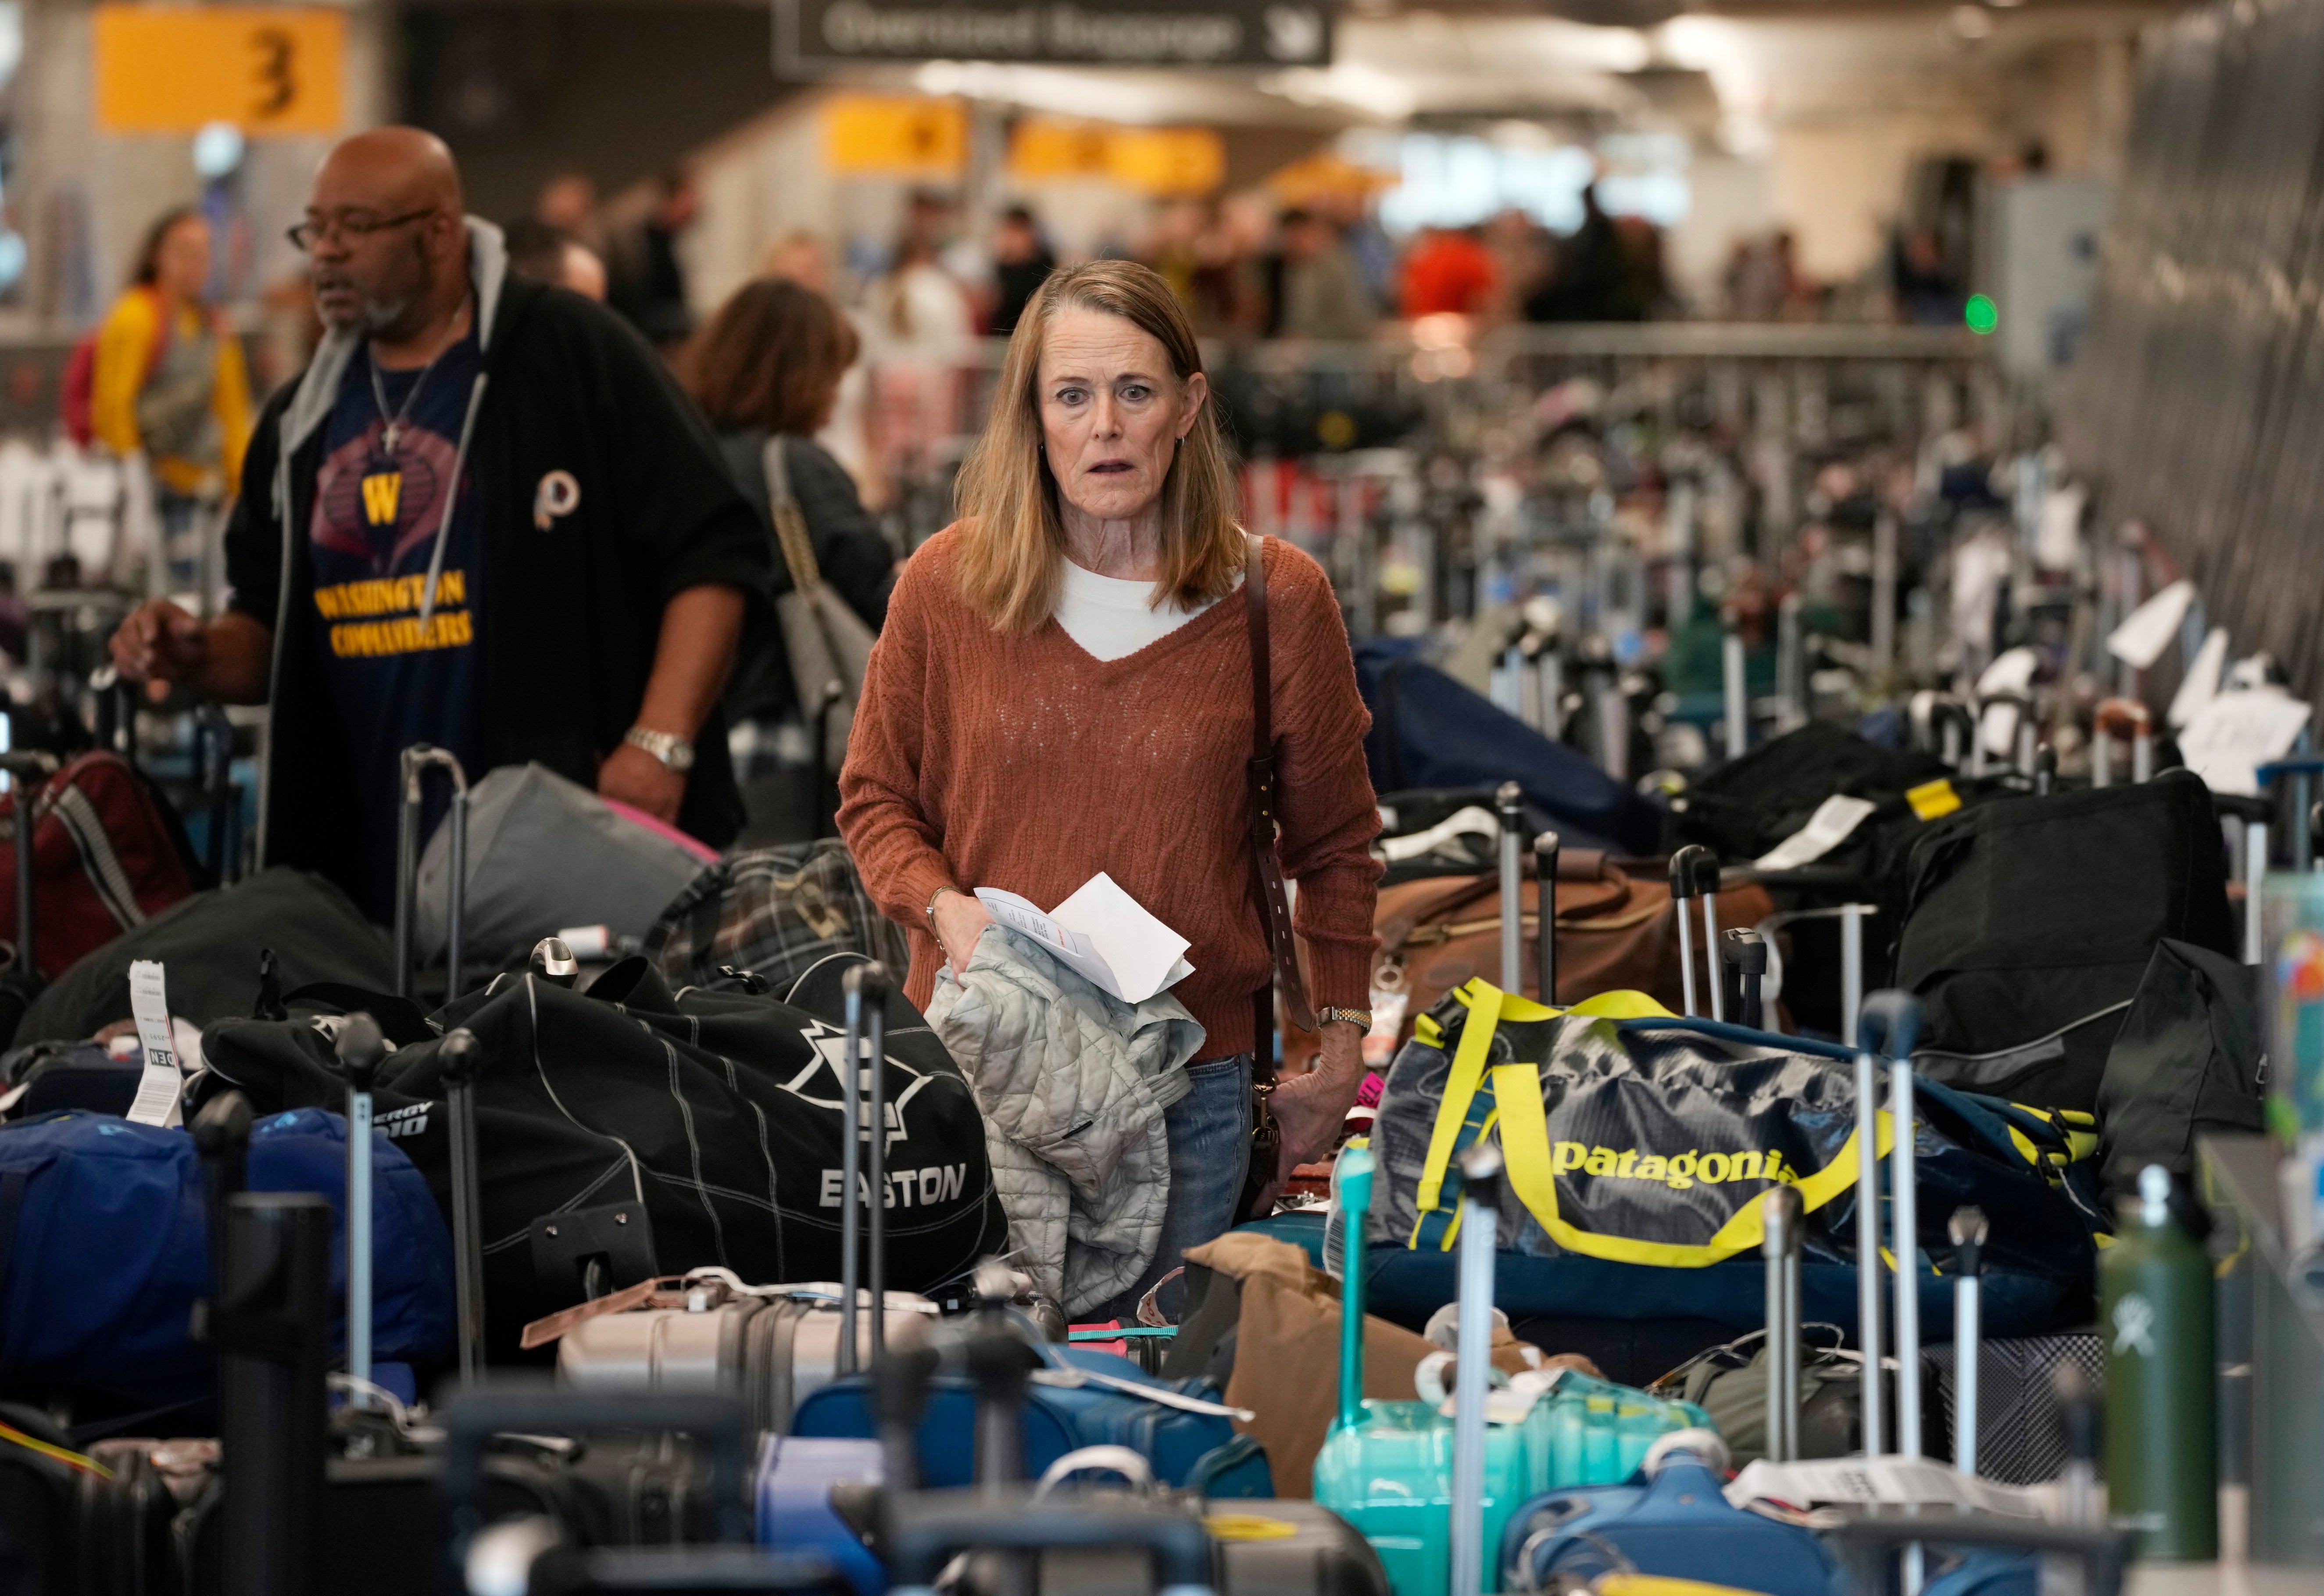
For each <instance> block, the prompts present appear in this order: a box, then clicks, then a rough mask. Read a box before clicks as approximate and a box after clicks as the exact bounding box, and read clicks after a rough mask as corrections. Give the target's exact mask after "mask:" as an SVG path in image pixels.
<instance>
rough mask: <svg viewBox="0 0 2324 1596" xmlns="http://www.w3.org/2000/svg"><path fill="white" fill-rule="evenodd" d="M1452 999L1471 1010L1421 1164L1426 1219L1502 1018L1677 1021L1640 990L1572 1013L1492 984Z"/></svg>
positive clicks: (1605, 996) (1602, 998)
mask: <svg viewBox="0 0 2324 1596" xmlns="http://www.w3.org/2000/svg"><path fill="white" fill-rule="evenodd" d="M1452 995H1453V996H1454V997H1455V998H1457V999H1459V1000H1460V1001H1461V1004H1462V1007H1464V1008H1466V1009H1467V1010H1469V1018H1468V1019H1466V1020H1465V1021H1464V1022H1463V1023H1462V1029H1461V1045H1460V1047H1457V1048H1455V1049H1454V1050H1453V1054H1452V1072H1451V1073H1450V1074H1449V1075H1446V1076H1445V1078H1444V1099H1443V1102H1439V1103H1438V1104H1437V1105H1436V1123H1435V1125H1434V1127H1433V1128H1432V1129H1431V1130H1430V1132H1429V1137H1428V1161H1427V1162H1426V1163H1425V1164H1424V1165H1422V1166H1421V1170H1420V1189H1419V1191H1418V1193H1417V1194H1416V1198H1417V1202H1418V1204H1419V1211H1420V1213H1421V1214H1422V1216H1424V1217H1425V1216H1426V1215H1428V1214H1431V1213H1435V1212H1436V1211H1437V1209H1438V1207H1439V1206H1440V1205H1441V1204H1442V1202H1443V1196H1444V1171H1445V1170H1446V1169H1448V1168H1450V1167H1452V1149H1453V1147H1454V1146H1455V1145H1456V1144H1457V1143H1458V1142H1459V1140H1460V1139H1461V1126H1462V1121H1466V1120H1467V1119H1468V1117H1469V1105H1470V1104H1471V1102H1474V1101H1475V1099H1476V1096H1477V1088H1478V1087H1480V1086H1481V1085H1483V1084H1484V1081H1485V1060H1486V1058H1487V1057H1488V1056H1489V1055H1490V1054H1491V1052H1492V1047H1493V1032H1494V1031H1495V1030H1497V1029H1499V1026H1500V1023H1501V1020H1502V1019H1503V1018H1504V1017H1506V1018H1508V1019H1514V1020H1518V1021H1520V1022H1524V1021H1532V1020H1541V1019H1556V1018H1557V1017H1558V1016H1559V1015H1561V1014H1568V1013H1572V1014H1586V1015H1589V1016H1591V1018H1593V1019H1672V1018H1674V1016H1673V1015H1672V1013H1671V1011H1670V1010H1667V1009H1665V1008H1664V1007H1663V1006H1662V1005H1661V1004H1660V1003H1657V1002H1655V1001H1654V999H1652V998H1650V997H1648V996H1647V995H1646V993H1644V992H1600V993H1599V994H1598V995H1597V996H1596V997H1593V998H1587V999H1584V1000H1583V1001H1581V1002H1579V1003H1576V1004H1574V1005H1573V1007H1572V1009H1570V1010H1568V1009H1551V1008H1546V1007H1545V1006H1544V1005H1542V1004H1540V1003H1536V1002H1535V1001H1533V1000H1532V999H1531V998H1527V997H1522V996H1519V995H1518V994H1517V993H1515V992H1503V991H1502V990H1501V989H1500V988H1499V987H1498V986H1495V985H1493V984H1492V983H1490V982H1488V981H1471V982H1468V983H1464V984H1462V986H1460V987H1459V988H1457V989H1455V990H1454V992H1453V993H1452ZM1413 1233H1414V1238H1415V1240H1417V1238H1418V1235H1419V1232H1418V1231H1417V1230H1415V1232H1413Z"/></svg>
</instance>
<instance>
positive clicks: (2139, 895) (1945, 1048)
mask: <svg viewBox="0 0 2324 1596" xmlns="http://www.w3.org/2000/svg"><path fill="white" fill-rule="evenodd" d="M1905 901H1906V907H1905V911H1904V934H1903V936H1901V937H1900V938H1899V940H1898V943H1897V948H1896V984H1897V985H1899V986H1902V987H1904V988H1906V989H1907V990H1908V991H1910V992H1914V994H1916V995H1917V996H1918V997H1919V998H1920V999H1921V1001H1922V1002H1923V1004H1924V1005H1925V1007H1926V1011H1927V1029H1925V1030H1924V1031H1923V1033H1922V1034H1923V1042H1922V1045H1921V1047H1919V1048H1918V1049H1916V1050H1915V1053H1914V1059H1915V1061H1916V1062H1917V1063H1919V1064H1920V1065H1921V1066H1922V1067H1923V1070H1924V1071H1925V1072H1926V1073H1927V1074H1928V1075H1929V1076H1930V1078H1931V1079H1932V1080H1938V1081H1942V1082H1944V1083H1946V1084H1949V1085H1953V1086H1959V1087H1962V1088H1965V1089H1967V1090H1970V1091H1975V1092H1986V1093H1993V1094H1994V1095H1996V1096H2000V1097H2006V1098H2009V1099H2010V1100H2012V1101H2013V1102H2024V1103H2031V1104H2033V1105H2034V1106H2036V1107H2040V1108H2064V1109H2079V1110H2083V1111H2089V1110H2090V1109H2092V1108H2094V1107H2095V1106H2096V1105H2097V1102H2098V1081H2099V1078H2100V1077H2101V1076H2102V1075H2104V1074H2105V1072H2106V1066H2107V1049H2108V1048H2109V1047H2112V1046H2113V1044H2114V1039H2115V1034H2116V1031H2118V1030H2119V1029H2121V1027H2122V1019H2123V1015H2124V1014H2125V1012H2126V1011H2127V1010H2128V1009H2129V1008H2130V1003H2131V998H2132V996H2133V994H2135V992H2137V990H2138V983H2139V978H2140V977H2141V976H2142V975H2143V974H2144V973H2145V971H2146V966H2147V962H2148V960H2150V959H2152V958H2153V956H2154V949H2155V947H2156V946H2157V945H2158V944H2160V943H2161V942H2162V941H2163V938H2165V937H2172V938H2175V939H2177V940H2179V941H2181V942H2188V943H2192V944H2194V945H2195V946H2198V947H2206V948H2209V949H2211V950H2212V951H2214V952H2216V953H2221V954H2227V955H2232V954H2233V953H2234V951H2235V947H2236V923H2235V918H2234V917H2233V915H2232V913H2231V912H2230V911H2229V909H2228V908H2227V865H2226V861H2225V856H2224V851H2223V849H2222V847H2221V845H2220V840H2219V821H2218V815H2217V814H2216V813H2215V812H2214V810H2213V808H2212V807H2211V794H2210V789H2209V788H2207V787H2205V786H2204V785H2203V783H2202V780H2200V779H2199V778H2198V777H2196V776H2195V775H2193V774H2191V773H2190V772H2188V771H2185V770H2172V771H2166V772H2165V773H2164V774H2163V775H2162V776H2161V777H2158V778H2157V779H2156V780H2153V781H2149V782H2145V783H2144V784H2142V785H2138V786H2131V787H2104V788H2095V789H2089V790H2087V791H2083V792H2072V793H2061V794H2058V795H2055V796H2052V797H2049V798H2010V799H2003V800H2000V801H1997V802H1995V803H1990V804H1987V805H1984V806H1981V807H1977V808H1973V809H1969V810H1967V811H1964V812H1963V813H1961V814H1960V815H1958V816H1953V817H1951V818H1950V819H1946V820H1942V821H1940V822H1938V823H1937V824H1936V825H1935V826H1932V827H1931V829H1930V831H1929V834H1928V835H1926V836H1924V837H1923V838H1922V839H1921V841H1920V842H1919V844H1916V845H1915V846H1914V849H1913V856H1912V862H1911V864H1910V866H1909V869H1908V872H1907V890H1906V900H1905Z"/></svg>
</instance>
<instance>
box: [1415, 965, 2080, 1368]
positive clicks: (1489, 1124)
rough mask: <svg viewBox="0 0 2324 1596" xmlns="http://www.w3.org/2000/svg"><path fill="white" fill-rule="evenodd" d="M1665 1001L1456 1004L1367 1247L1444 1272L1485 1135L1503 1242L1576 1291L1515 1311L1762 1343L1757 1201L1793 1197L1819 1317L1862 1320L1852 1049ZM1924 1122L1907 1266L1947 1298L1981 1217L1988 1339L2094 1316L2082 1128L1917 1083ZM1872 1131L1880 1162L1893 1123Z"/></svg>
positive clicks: (1426, 1071)
mask: <svg viewBox="0 0 2324 1596" xmlns="http://www.w3.org/2000/svg"><path fill="white" fill-rule="evenodd" d="M1656 1008H1657V1006H1656V1005H1655V1004H1653V1003H1652V1002H1650V1001H1647V1000H1646V999H1644V998H1642V997H1640V996H1639V995H1638V994H1637V993H1613V994H1607V995H1604V996H1601V997H1600V998H1598V999H1595V1000H1592V1001H1591V1002H1590V1003H1589V1004H1585V1005H1582V1008H1579V1009H1576V1010H1572V1011H1570V1012H1560V1011H1555V1010H1547V1009H1545V1008H1543V1007H1542V1006H1541V1005H1539V1004H1537V1003H1535V1002H1533V1001H1530V1000H1527V999H1523V998H1516V997H1511V996H1509V995H1508V994H1505V993H1503V992H1500V991H1499V989H1497V988H1495V987H1492V986H1489V985H1488V984H1486V983H1482V982H1471V983H1469V984H1468V985H1466V986H1464V987H1462V988H1461V989H1459V990H1458V991H1457V992H1453V993H1452V995H1451V996H1449V997H1448V998H1447V999H1446V1000H1445V1001H1443V1003H1441V1004H1440V1005H1438V1006H1437V1008H1436V1009H1435V1010H1434V1011H1433V1012H1432V1013H1431V1014H1429V1015H1428V1016H1426V1017H1425V1018H1424V1019H1423V1020H1422V1021H1421V1022H1420V1024H1419V1026H1418V1027H1417V1028H1416V1035H1415V1037H1414V1039H1413V1040H1412V1041H1411V1042H1409V1043H1407V1044H1406V1046H1405V1047H1404V1048H1403V1049H1402V1050H1401V1051H1400V1052H1399V1053H1398V1055H1397V1058H1396V1061H1395V1063H1394V1064H1393V1066H1391V1067H1390V1070H1389V1074H1388V1083H1387V1091H1386V1093H1385V1095H1384V1096H1383V1097H1382V1099H1381V1102H1380V1107H1379V1119H1378V1121H1377V1122H1376V1124H1375V1126H1374V1130H1373V1146H1374V1148H1375V1149H1376V1150H1377V1151H1378V1154H1379V1158H1380V1160H1381V1167H1382V1169H1383V1171H1384V1173H1385V1178H1384V1179H1383V1180H1381V1182H1380V1183H1379V1187H1378V1195H1376V1196H1375V1198H1374V1200H1373V1204H1372V1210H1371V1220H1370V1225H1369V1239H1370V1241H1372V1243H1373V1244H1374V1245H1375V1246H1392V1247H1395V1248H1397V1249H1400V1250H1406V1251H1410V1252H1415V1253H1437V1254H1442V1255H1444V1256H1445V1257H1446V1259H1447V1260H1448V1261H1449V1259H1450V1257H1451V1255H1452V1252H1453V1250H1454V1249H1455V1247H1456V1246H1457V1241H1458V1232H1457V1229H1456V1227H1455V1226H1454V1223H1453V1221H1454V1219H1455V1217H1456V1214H1457V1212H1458V1204H1459V1195H1460V1194H1459V1184H1460V1179H1459V1172H1458V1166H1457V1158H1458V1155H1459V1154H1460V1152H1461V1151H1462V1149H1465V1148H1466V1147H1467V1146H1468V1145H1470V1144H1471V1143H1472V1142H1474V1141H1475V1140H1476V1139H1479V1138H1480V1136H1486V1135H1490V1136H1492V1137H1494V1138H1495V1139H1498V1141H1499V1145H1500V1148H1501V1150H1502V1153H1503V1156H1504V1157H1505V1158H1506V1159H1507V1160H1508V1182H1507V1184H1506V1186H1505V1188H1504V1191H1503V1195H1502V1198H1501V1220H1500V1222H1501V1227H1502V1228H1501V1234H1502V1235H1503V1236H1504V1237H1505V1238H1507V1240H1506V1241H1504V1242H1503V1243H1502V1245H1503V1246H1504V1247H1506V1248H1508V1249H1510V1250H1515V1251H1517V1252H1518V1253H1521V1254H1525V1255H1528V1256H1530V1257H1533V1258H1537V1259H1553V1260H1557V1262H1558V1263H1559V1264H1560V1265H1566V1266H1572V1267H1565V1268H1556V1269H1553V1270H1550V1271H1546V1272H1545V1276H1544V1277H1542V1278H1543V1279H1544V1280H1545V1283H1546V1284H1548V1286H1549V1287H1550V1289H1552V1290H1553V1291H1556V1292H1558V1293H1559V1295H1561V1296H1563V1295H1564V1293H1565V1291H1566V1290H1570V1292H1571V1296H1570V1298H1569V1299H1567V1300H1561V1301H1552V1302H1541V1303H1536V1302H1532V1301H1527V1302H1526V1303H1523V1304H1517V1305H1512V1304H1509V1303H1506V1302H1505V1303H1504V1304H1503V1306H1504V1307H1506V1308H1508V1311H1509V1312H1510V1313H1511V1314H1512V1315H1515V1314H1517V1313H1519V1312H1520V1311H1523V1312H1525V1313H1528V1314H1533V1313H1557V1312H1563V1313H1585V1314H1594V1315H1613V1316H1625V1315H1636V1316H1640V1317H1650V1316H1663V1315H1673V1314H1690V1315H1697V1316H1700V1317H1702V1318H1707V1319H1712V1320H1717V1321H1720V1322H1722V1323H1727V1324H1737V1325H1738V1326H1739V1327H1744V1328H1748V1327H1751V1326H1754V1325H1757V1324H1759V1323H1761V1321H1762V1320H1763V1318H1764V1316H1765V1312H1766V1297H1765V1283H1764V1278H1763V1271H1762V1266H1761V1262H1760V1259H1759V1258H1758V1256H1757V1250H1758V1246H1759V1242H1760V1239H1761V1224H1760V1214H1759V1203H1758V1198H1759V1196H1760V1195H1761V1194H1763V1193H1765V1192H1766V1191H1767V1190H1768V1189H1769V1188H1770V1187H1771V1186H1772V1185H1775V1183H1777V1182H1781V1183H1784V1184H1786V1185H1794V1186H1796V1187H1797V1188H1798V1189H1799V1192H1800V1195H1801V1197H1802V1199H1803V1204H1804V1206H1805V1209H1806V1212H1807V1224H1806V1227H1805V1229H1806V1241H1805V1249H1804V1254H1803V1289H1804V1291H1805V1293H1806V1299H1805V1302H1804V1304H1803V1306H1804V1309H1805V1312H1806V1315H1807V1316H1808V1317H1809V1318H1811V1319H1817V1320H1823V1321H1828V1322H1832V1323H1837V1324H1842V1325H1844V1326H1849V1327H1852V1326H1853V1325H1854V1324H1855V1293H1856V1282H1855V1274H1856V1269H1855V1232H1854V1223H1855V1211H1856V1210H1855V1197H1856V1180H1857V1167H1858V1159H1857V1142H1856V1136H1857V1129H1856V1087H1855V1071H1854V1063H1853V1056H1852V1055H1851V1054H1849V1053H1847V1052H1846V1051H1844V1050H1843V1049H1840V1048H1838V1047H1827V1046H1824V1045H1821V1044H1817V1043H1812V1042H1807V1041H1803V1040H1801V1039H1799V1038H1790V1037H1778V1036H1772V1035H1768V1034H1766V1033H1763V1032H1757V1031H1749V1030H1745V1029H1742V1028H1741V1027H1739V1026H1727V1025H1720V1024H1717V1023H1715V1022H1712V1021H1709V1020H1693V1019H1675V1018H1673V1017H1671V1016H1669V1015H1666V1014H1662V1013H1659V1012H1657V1011H1656ZM1583 1010H1593V1011H1592V1012H1584V1011H1583ZM1916 1108H1917V1112H1916V1113H1915V1116H1914V1137H1915V1141H1914V1148H1915V1159H1916V1171H1917V1181H1916V1190H1917V1193H1918V1196H1919V1223H1920V1239H1921V1257H1920V1258H1919V1259H1917V1260H1916V1262H1915V1264H1914V1268H1915V1269H1916V1272H1919V1271H1926V1274H1925V1278H1926V1279H1927V1280H1929V1281H1940V1280H1941V1281H1943V1282H1944V1283H1945V1285H1946V1286H1947V1287H1948V1291H1947V1295H1948V1296H1949V1295H1950V1292H1949V1287H1950V1279H1949V1278H1948V1277H1947V1271H1949V1270H1950V1268H1951V1267H1952V1257H1951V1249H1950V1243H1949V1242H1948V1241H1947V1239H1946V1232H1945V1227H1946V1222H1947V1221H1948V1219H1949V1218H1950V1215H1951V1214H1952V1213H1953V1211H1954V1210H1955V1209H1957V1208H1959V1207H1961V1206H1963V1205H1966V1204H1976V1205H1978V1206H1979V1207H1982V1208H1983V1209H1984V1211H1985V1213H1987V1216H1988V1218H1989V1219H1990V1221H1991V1224H1992V1231H1991V1238H1990V1241H1989V1242H1988V1244H1987V1250H1986V1254H1985V1257H1986V1275H1985V1279H1986V1302H1987V1309H1986V1313H1987V1328H1988V1331H1989V1333H1993V1334H1997V1335H2010V1334H2030V1333H2036V1332H2037V1331H2040V1330H2044V1329H2048V1328H2051V1327H2052V1326H2053V1325H2054V1324H2058V1323H2061V1322H2064V1321H2065V1320H2068V1319H2071V1318H2072V1317H2074V1316H2075V1315H2077V1314H2079V1313H2080V1312H2082V1311H2084V1310H2085V1308H2086V1305H2087V1303H2088V1299H2089V1282H2090V1278H2091V1274H2092V1271H2093V1268H2094V1267H2095V1256H2096V1241H2095V1240H2094V1238H2095V1236H2096V1234H2097V1232H2098V1230H2099V1229H2100V1228H2102V1221H2101V1218H2100V1212H2101V1211H2100V1208H2099V1204H2098V1195H2097V1185H2096V1179H2095V1171H2094V1168H2093V1162H2092V1159H2091V1154H2092V1153H2093V1151H2094V1150H2095V1148H2096V1141H2097V1139H2096V1136H2095V1133H2094V1130H2093V1129H2092V1128H2091V1127H2090V1125H2089V1120H2088V1117H2087V1116H2084V1115H2068V1114H2060V1113H2055V1112H2051V1113H2044V1112H2037V1111H2034V1110H2030V1109H2025V1108H2022V1107H2020V1106H2018V1105H2015V1104H2011V1103H2006V1102H2001V1101H1999V1100H1997V1099H1993V1098H1983V1097H1978V1096H1976V1095H1974V1094H1971V1093H1961V1092H1956V1091H1953V1090H1950V1089H1949V1088H1946V1087H1942V1086H1939V1085H1935V1084H1926V1083H1924V1084H1923V1088H1922V1093H1921V1095H1920V1097H1919V1099H1918V1100H1917V1104H1916ZM1876 1125H1877V1135H1878V1137H1879V1149H1878V1150H1879V1152H1880V1153H1881V1155H1882V1156H1883V1157H1884V1158H1886V1155H1887V1154H1888V1152H1889V1151H1890V1149H1891V1142H1892V1138H1893V1134H1894V1130H1893V1127H1892V1125H1891V1123H1890V1118H1889V1115H1888V1114H1887V1113H1886V1111H1885V1110H1884V1111H1883V1112H1881V1113H1880V1114H1879V1115H1878V1116H1877V1120H1876ZM1520 1278H1523V1277H1520ZM1561 1280H1563V1281H1564V1282H1565V1283H1566V1285H1565V1287H1563V1288H1561V1287H1559V1286H1558V1285H1557V1282H1559V1281H1561Z"/></svg>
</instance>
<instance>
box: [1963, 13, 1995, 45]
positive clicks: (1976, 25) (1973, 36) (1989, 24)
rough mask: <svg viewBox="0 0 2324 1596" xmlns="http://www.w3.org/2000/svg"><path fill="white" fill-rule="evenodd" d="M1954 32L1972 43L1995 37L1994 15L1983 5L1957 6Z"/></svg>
mask: <svg viewBox="0 0 2324 1596" xmlns="http://www.w3.org/2000/svg"><path fill="white" fill-rule="evenodd" d="M1953 32H1956V33H1958V34H1960V36H1961V37H1962V38H1964V39H1968V40H1971V41H1975V40H1978V39H1989V38H1991V37H1992V36H1993V13H1991V12H1989V11H1987V9H1986V8H1985V7H1984V6H1982V5H1956V6H1954V7H1953Z"/></svg>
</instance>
